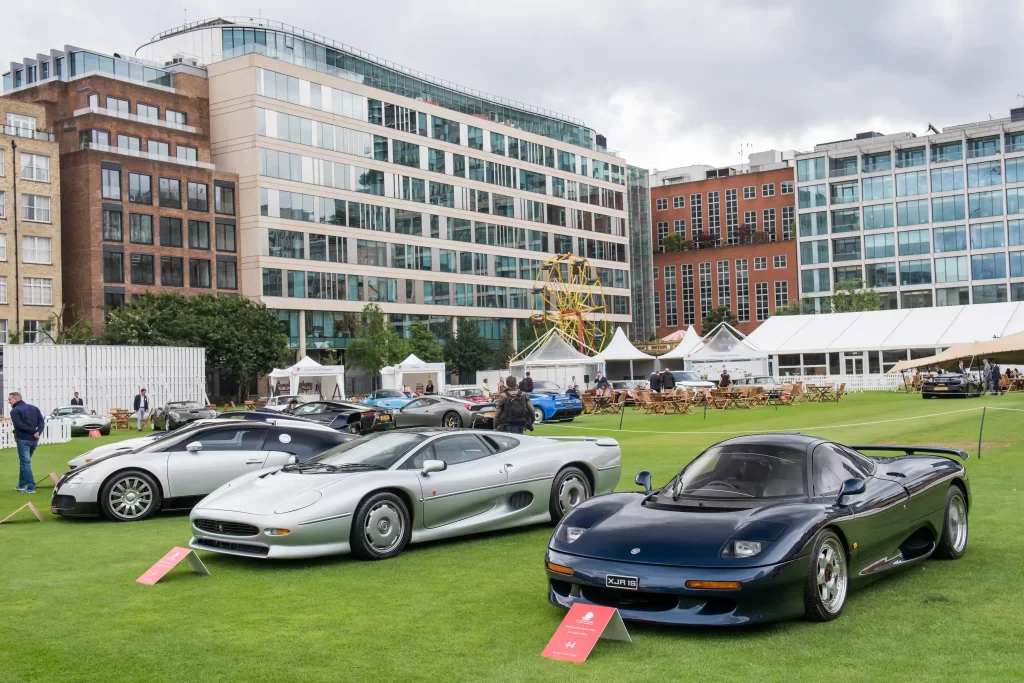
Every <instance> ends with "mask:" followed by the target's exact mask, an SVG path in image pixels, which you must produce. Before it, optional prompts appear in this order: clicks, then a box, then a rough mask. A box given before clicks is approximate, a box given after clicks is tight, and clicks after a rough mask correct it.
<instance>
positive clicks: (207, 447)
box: [186, 428, 267, 451]
mask: <svg viewBox="0 0 1024 683" xmlns="http://www.w3.org/2000/svg"><path fill="white" fill-rule="evenodd" d="M266 434H267V430H266V429H250V428H240V429H221V430H218V431H216V432H207V433H206V434H203V435H202V436H199V437H197V438H195V439H187V440H186V443H192V442H193V441H198V442H199V443H201V444H202V445H203V451H258V450H262V449H263V439H264V437H265V436H266Z"/></svg>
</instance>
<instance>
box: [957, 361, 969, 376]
mask: <svg viewBox="0 0 1024 683" xmlns="http://www.w3.org/2000/svg"><path fill="white" fill-rule="evenodd" d="M956 372H957V374H958V375H966V374H967V369H966V368H965V367H964V362H963V361H960V363H959V364H958V365H957V366H956Z"/></svg>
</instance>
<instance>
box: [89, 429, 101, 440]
mask: <svg viewBox="0 0 1024 683" xmlns="http://www.w3.org/2000/svg"><path fill="white" fill-rule="evenodd" d="M89 436H91V437H92V438H94V439H98V438H100V430H98V429H90V430H89Z"/></svg>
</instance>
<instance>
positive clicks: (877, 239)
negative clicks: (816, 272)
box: [801, 232, 966, 284]
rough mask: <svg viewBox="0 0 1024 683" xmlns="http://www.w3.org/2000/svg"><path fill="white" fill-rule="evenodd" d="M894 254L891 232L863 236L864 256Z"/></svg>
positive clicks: (889, 256) (894, 245) (881, 256)
mask: <svg viewBox="0 0 1024 683" xmlns="http://www.w3.org/2000/svg"><path fill="white" fill-rule="evenodd" d="M802 246H803V245H801V247H802ZM965 248H966V247H965ZM895 255H896V240H895V238H894V237H893V234H892V233H891V232H885V233H881V234H879V235H865V236H864V258H891V257H893V256H895ZM893 284H895V283H893Z"/></svg>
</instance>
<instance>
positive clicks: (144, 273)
mask: <svg viewBox="0 0 1024 683" xmlns="http://www.w3.org/2000/svg"><path fill="white" fill-rule="evenodd" d="M131 282H132V284H133V285H151V284H153V255H152V254H132V257H131Z"/></svg>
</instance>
